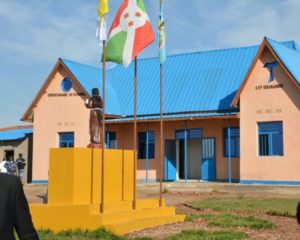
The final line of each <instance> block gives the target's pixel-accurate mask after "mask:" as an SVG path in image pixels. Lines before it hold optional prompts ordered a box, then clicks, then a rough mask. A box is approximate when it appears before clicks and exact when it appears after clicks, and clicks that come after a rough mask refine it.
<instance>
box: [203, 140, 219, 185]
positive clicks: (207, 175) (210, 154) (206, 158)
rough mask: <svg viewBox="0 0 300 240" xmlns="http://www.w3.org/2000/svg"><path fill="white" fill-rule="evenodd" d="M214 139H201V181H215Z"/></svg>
mask: <svg viewBox="0 0 300 240" xmlns="http://www.w3.org/2000/svg"><path fill="white" fill-rule="evenodd" d="M215 149H216V147H215V138H203V139H202V179H203V180H210V181H213V180H215V179H216V157H215V156H216V154H215Z"/></svg>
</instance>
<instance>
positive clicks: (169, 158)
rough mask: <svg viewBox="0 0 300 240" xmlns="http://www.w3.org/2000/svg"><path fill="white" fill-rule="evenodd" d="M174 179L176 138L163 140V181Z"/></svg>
mask: <svg viewBox="0 0 300 240" xmlns="http://www.w3.org/2000/svg"><path fill="white" fill-rule="evenodd" d="M175 180H176V140H168V139H167V140H165V181H175Z"/></svg>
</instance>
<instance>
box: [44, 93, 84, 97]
mask: <svg viewBox="0 0 300 240" xmlns="http://www.w3.org/2000/svg"><path fill="white" fill-rule="evenodd" d="M75 96H86V94H85V93H48V97H75Z"/></svg>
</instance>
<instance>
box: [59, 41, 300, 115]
mask: <svg viewBox="0 0 300 240" xmlns="http://www.w3.org/2000/svg"><path fill="white" fill-rule="evenodd" d="M278 44H279V45H281V46H282V48H284V49H287V48H290V49H292V50H290V51H292V52H293V51H295V50H298V47H297V44H295V42H293V41H289V42H283V43H278ZM258 48H259V46H251V47H242V48H231V49H221V50H214V51H204V52H195V53H186V54H179V55H173V56H169V57H168V59H167V61H166V63H165V64H164V74H163V75H164V107H163V108H164V113H183V112H195V111H198V112H199V111H202V112H203V111H207V112H209V111H220V110H221V111H223V110H227V111H228V110H229V111H230V110H235V108H233V107H231V106H230V104H231V102H232V100H233V98H234V96H235V94H236V92H237V90H238V89H239V87H240V85H241V83H242V81H243V80H244V77H245V75H246V74H247V72H248V70H249V67H250V65H251V63H252V61H253V59H254V57H255V56H256V53H257V51H258ZM63 62H64V63H65V64H66V65H67V67H68V68H69V69H70V70H71V71H72V73H73V74H74V75H75V77H76V78H77V79H78V80H79V81H80V83H81V84H82V86H83V87H84V88H85V89H86V90H87V91H88V92H91V89H92V88H93V87H97V86H98V87H99V88H100V89H101V87H102V73H101V71H102V70H101V69H100V68H95V67H91V66H87V65H83V64H79V63H75V62H73V61H69V60H64V59H63ZM133 70H134V65H133V64H130V65H129V67H128V68H127V69H125V68H123V67H122V66H120V65H116V66H115V67H113V68H110V69H108V70H107V75H106V76H107V81H106V82H107V98H106V99H107V101H106V104H107V105H106V109H107V111H106V112H107V113H108V114H115V115H122V116H130V115H133ZM299 74H300V72H299ZM137 112H138V115H147V114H157V113H159V62H158V59H157V58H149V59H141V60H139V61H138V101H137ZM148 119H149V118H148Z"/></svg>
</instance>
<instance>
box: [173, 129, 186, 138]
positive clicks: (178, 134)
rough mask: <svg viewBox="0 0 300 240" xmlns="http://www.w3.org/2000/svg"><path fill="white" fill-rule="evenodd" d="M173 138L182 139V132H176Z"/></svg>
mask: <svg viewBox="0 0 300 240" xmlns="http://www.w3.org/2000/svg"><path fill="white" fill-rule="evenodd" d="M175 138H176V139H184V130H176V132H175Z"/></svg>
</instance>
